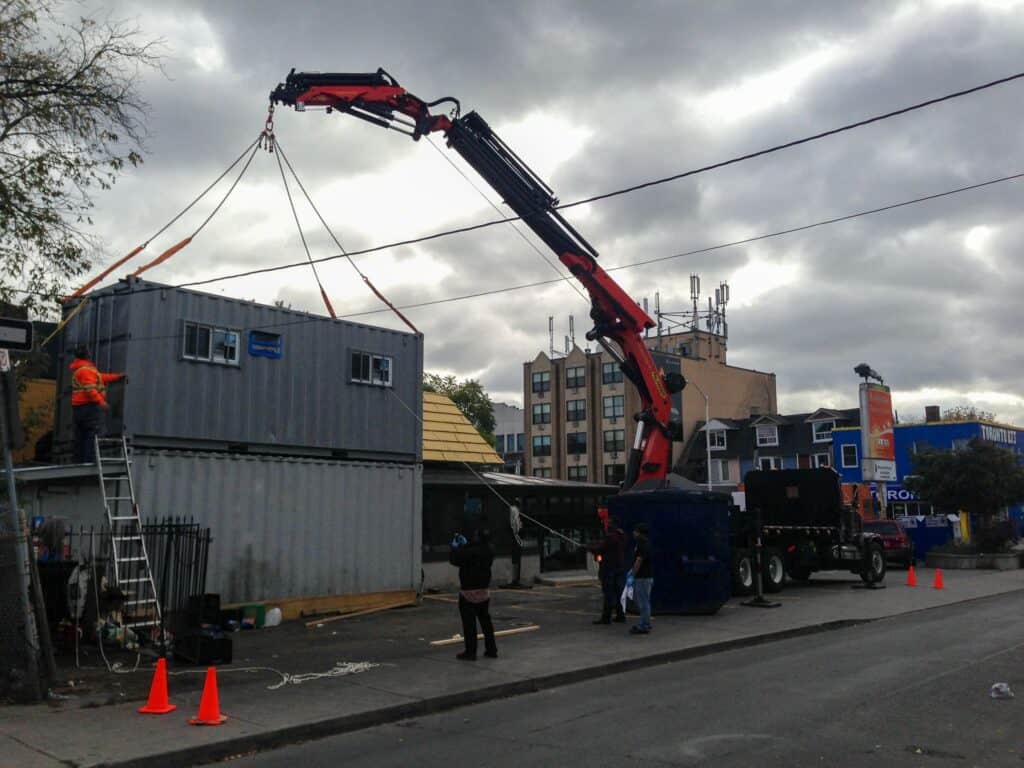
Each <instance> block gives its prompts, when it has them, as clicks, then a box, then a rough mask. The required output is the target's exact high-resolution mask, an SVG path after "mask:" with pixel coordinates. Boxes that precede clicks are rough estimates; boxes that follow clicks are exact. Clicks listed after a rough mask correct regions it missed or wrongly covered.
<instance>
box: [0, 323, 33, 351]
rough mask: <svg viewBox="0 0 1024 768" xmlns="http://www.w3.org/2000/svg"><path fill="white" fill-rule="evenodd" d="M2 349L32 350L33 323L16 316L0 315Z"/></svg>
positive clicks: (0, 347)
mask: <svg viewBox="0 0 1024 768" xmlns="http://www.w3.org/2000/svg"><path fill="white" fill-rule="evenodd" d="M0 349H13V350H15V351H17V352H30V351H31V350H32V323H31V321H29V320H19V319H17V318H14V317H0Z"/></svg>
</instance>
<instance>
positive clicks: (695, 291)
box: [690, 273, 700, 330]
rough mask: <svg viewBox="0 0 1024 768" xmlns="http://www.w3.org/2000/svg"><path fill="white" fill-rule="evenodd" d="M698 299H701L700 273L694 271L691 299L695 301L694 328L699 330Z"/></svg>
mask: <svg viewBox="0 0 1024 768" xmlns="http://www.w3.org/2000/svg"><path fill="white" fill-rule="evenodd" d="M698 299H700V275H698V274H696V273H694V274H691V275H690V301H692V302H693V330H697V317H698V314H699V309H698V307H697V300H698Z"/></svg>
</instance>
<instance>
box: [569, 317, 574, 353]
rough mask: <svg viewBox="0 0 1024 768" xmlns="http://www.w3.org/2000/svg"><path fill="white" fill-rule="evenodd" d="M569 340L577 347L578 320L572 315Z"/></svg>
mask: <svg viewBox="0 0 1024 768" xmlns="http://www.w3.org/2000/svg"><path fill="white" fill-rule="evenodd" d="M569 338H570V339H572V343H573V346H576V320H575V318H573V316H572V315H569Z"/></svg>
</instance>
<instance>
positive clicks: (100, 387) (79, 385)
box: [71, 365, 107, 394]
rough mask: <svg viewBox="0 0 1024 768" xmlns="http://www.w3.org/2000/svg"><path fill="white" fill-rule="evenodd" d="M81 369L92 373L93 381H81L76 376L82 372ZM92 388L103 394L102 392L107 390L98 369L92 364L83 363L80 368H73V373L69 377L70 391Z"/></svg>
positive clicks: (83, 390) (85, 390) (86, 390)
mask: <svg viewBox="0 0 1024 768" xmlns="http://www.w3.org/2000/svg"><path fill="white" fill-rule="evenodd" d="M83 371H86V372H88V373H91V374H93V375H94V376H95V378H94V379H93V381H92V382H91V383H89V384H86V383H85V382H83V381H81V380H80V379H79V378H78V375H79V374H80V373H82V372H83ZM92 390H96V391H98V392H99V393H100V394H103V393H104V392H106V391H107V387H106V385H105V384H104V383H103V376H102V375H101V374H100V372H99V370H98V369H97V368H96V367H95V366H92V365H83V366H81V367H80V368H77V369H75V373H74V375H73V376H72V377H71V391H72V392H89V391H92Z"/></svg>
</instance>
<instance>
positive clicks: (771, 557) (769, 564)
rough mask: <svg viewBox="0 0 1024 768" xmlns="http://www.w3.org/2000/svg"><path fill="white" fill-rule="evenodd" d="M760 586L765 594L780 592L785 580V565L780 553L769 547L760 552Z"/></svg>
mask: <svg viewBox="0 0 1024 768" xmlns="http://www.w3.org/2000/svg"><path fill="white" fill-rule="evenodd" d="M761 567H762V572H761V586H762V588H763V589H764V591H765V592H781V591H782V584H783V582H785V580H786V564H785V562H784V561H783V559H782V553H781V552H779V550H777V549H773V548H771V547H768V548H766V549H765V550H764V551H762V552H761Z"/></svg>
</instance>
